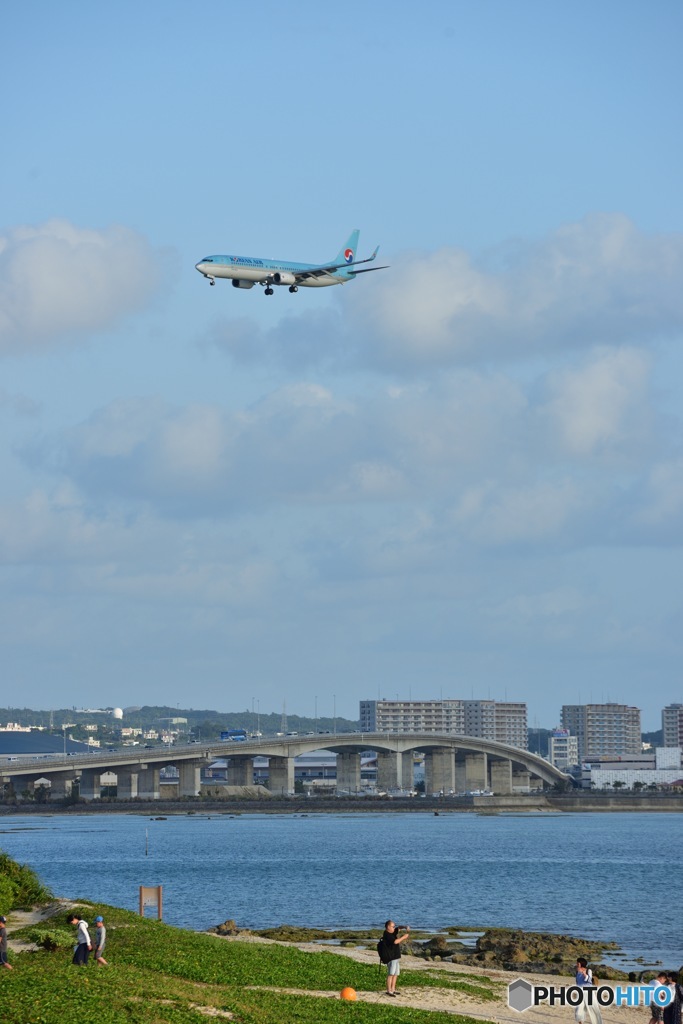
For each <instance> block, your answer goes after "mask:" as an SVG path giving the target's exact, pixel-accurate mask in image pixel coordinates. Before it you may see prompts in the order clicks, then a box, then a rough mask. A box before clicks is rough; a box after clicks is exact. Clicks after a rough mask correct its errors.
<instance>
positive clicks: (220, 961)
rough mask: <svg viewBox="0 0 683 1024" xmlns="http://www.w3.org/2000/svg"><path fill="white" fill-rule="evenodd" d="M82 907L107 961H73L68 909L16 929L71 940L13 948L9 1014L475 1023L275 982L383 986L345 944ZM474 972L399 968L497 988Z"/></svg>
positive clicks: (103, 1022) (433, 979) (8, 1017)
mask: <svg viewBox="0 0 683 1024" xmlns="http://www.w3.org/2000/svg"><path fill="white" fill-rule="evenodd" d="M80 912H81V913H82V914H83V916H84V917H87V919H88V920H92V919H93V918H94V916H95V915H96V914H98V913H101V914H103V915H104V918H105V922H106V924H107V950H106V954H105V955H106V956H107V959H108V960H109V961H110V966H109V967H106V968H105V967H97V966H95V965H94V964H92V963H91V964H90V965H89V966H88V968H87V969H83V968H78V967H74V966H72V964H71V955H72V951H71V946H72V942H73V938H72V936H73V931H74V930H73V929H69V928H68V926H66V924H65V921H66V915H65V914H60V915H58V916H57V917H56V918H54V919H53V920H51V921H50V922H48V923H45V924H43V925H39V926H35V925H34V926H29V927H26V928H24V929H22V930H21V931H15V932H12V933H11V934H12V936H14V937H17V938H19V937H21V936H22V934H23V935H24V936H25V937H28V936H29V934H30V935H32V936H33V937H39V936H40V934H41V933H42V932H43V931H45V932H49V933H50V934H51V935H52V936H57V937H59V939H60V942H63V943H64V944H63V945H61V944H59V945H58V946H57V948H56V949H54V950H51V951H47V950H43V949H41V950H39V951H38V952H35V953H21V954H18V955H11V956H10V959H11V962H12V964H13V966H14V968H15V970H14V971H12V972H10V971H4V972H2V976H1V977H0V984H1V985H2V989H3V998H2V1005H3V1011H2V1017H3V1024H27V1022H28V1021H30V1022H31V1024H64V1021H65V1020H77V1021H78V1022H79V1024H124V1022H125V1024H207V1020H209V1019H213V1020H215V1021H218V1022H219V1021H221V1020H224V1019H227V1018H221V1017H220V1016H218V1017H214V1018H207V1016H206V1013H202V1012H200V1010H199V1009H197V1007H204V1008H206V1007H213V1008H214V1009H215V1010H218V1011H222V1012H225V1013H231V1014H232V1015H233V1020H234V1021H236V1022H237V1024H337V1022H339V1024H345V1022H347V1021H354V1022H355V1024H384V1022H386V1024H390V1022H391V1024H475V1022H474V1021H472V1020H471V1018H468V1017H462V1016H457V1015H453V1014H445V1013H438V1012H429V1011H426V1010H413V1009H410V1008H409V1007H406V1006H401V1005H400V1003H399V1001H398V1000H396V1001H394V1000H391V1001H390V1005H386V1006H385V1005H384V1004H376V1003H363V1002H360V1001H359V1002H355V1003H346V1002H343V1001H342V1000H340V999H338V998H334V999H332V998H321V997H319V996H313V995H311V996H299V995H292V994H287V993H284V992H276V991H272V989H273V988H286V989H307V990H310V991H316V992H330V993H334V994H335V995H337V994H338V993H339V992H340V990H341V989H342V988H343V987H345V986H347V985H350V986H351V987H352V988H355V989H356V990H357V991H358V992H359V993H360V992H369V991H382V990H383V988H384V974H381V975H380V972H379V971H378V969H377V967H376V966H370V965H366V964H359V963H356V962H355V961H354V960H352V959H350V958H348V957H345V956H341V955H339V954H335V953H331V952H327V951H325V952H322V951H321V952H320V953H305V952H302V951H301V950H298V949H294V948H291V947H287V946H280V945H269V944H264V945H261V944H259V943H247V942H239V941H225V940H223V939H219V938H214V937H213V936H210V935H205V934H199V933H195V932H188V931H184V930H183V929H179V928H173V927H171V926H169V925H166V924H163V923H161V922H157V921H151V920H145V919H142V918H140V917H138V916H137V915H136V914H132V913H130V912H129V911H125V910H120V909H118V908H114V907H106V906H95V905H91V904H88V905H85V904H84V905H83V906H82V907H81V909H80ZM10 929H11V922H10ZM476 981H477V983H476V984H472V983H471V982H469V981H461V980H459V979H457V978H456V977H454V976H453V975H447V974H446V973H445V972H444V974H443V975H441V976H439V975H438V974H437V973H436V972H434V973H432V972H431V971H430V972H427V971H411V970H406V971H403V972H402V973H401V986H402V987H403V989H404V990H405V989H408V988H425V987H430V988H440V989H447V990H450V991H453V992H454V993H455V992H457V991H461V992H469V993H471V994H472V995H476V996H477V997H478V998H481V999H490V1000H493V999H496V998H497V996H496V995H495V994H494V988H493V984H492V983H491V982H487V981H486V980H485V979H476ZM269 989H270V990H269ZM388 1002H389V1001H388ZM479 1024H481V1022H479Z"/></svg>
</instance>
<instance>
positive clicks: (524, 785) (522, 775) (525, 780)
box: [512, 768, 530, 793]
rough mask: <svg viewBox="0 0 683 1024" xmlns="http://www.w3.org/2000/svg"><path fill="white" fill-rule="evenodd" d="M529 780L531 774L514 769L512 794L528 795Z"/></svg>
mask: <svg viewBox="0 0 683 1024" xmlns="http://www.w3.org/2000/svg"><path fill="white" fill-rule="evenodd" d="M529 778H530V774H529V772H527V771H525V770H524V769H523V768H514V769H513V772H512V792H513V793H528V792H529Z"/></svg>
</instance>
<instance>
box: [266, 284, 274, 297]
mask: <svg viewBox="0 0 683 1024" xmlns="http://www.w3.org/2000/svg"><path fill="white" fill-rule="evenodd" d="M272 294H273V289H272V288H271V287H270V285H268V287H267V288H266V295H272Z"/></svg>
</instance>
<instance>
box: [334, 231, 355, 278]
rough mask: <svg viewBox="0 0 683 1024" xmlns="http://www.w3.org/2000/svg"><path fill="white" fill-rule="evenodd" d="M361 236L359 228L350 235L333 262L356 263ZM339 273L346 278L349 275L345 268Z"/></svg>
mask: <svg viewBox="0 0 683 1024" xmlns="http://www.w3.org/2000/svg"><path fill="white" fill-rule="evenodd" d="M359 235H360V231H359V230H358V228H355V230H353V231H352V232H351V234H350V235H349V237H348V239H347V241H346V243H345V244H344V245H343V246H342V247H341V249H340V250H339V252H338V253H337V255H336V256H335V258H334V260H333V262H334V263H353V262H354V261H355V259H356V254H357V251H358V236H359ZM338 273H339V274H340V275H342V274H343V275H344V276H345V277H346V276H347V274H349V271H347V270H344V268H342V269H341V270H340V271H339V272H338Z"/></svg>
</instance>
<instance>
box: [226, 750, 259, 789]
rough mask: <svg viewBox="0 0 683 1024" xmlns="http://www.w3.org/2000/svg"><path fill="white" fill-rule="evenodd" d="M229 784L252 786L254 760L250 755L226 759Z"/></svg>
mask: <svg viewBox="0 0 683 1024" xmlns="http://www.w3.org/2000/svg"><path fill="white" fill-rule="evenodd" d="M228 785H229V786H253V785H254V762H253V761H252V759H251V758H250V757H231V758H230V760H229V761H228Z"/></svg>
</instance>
